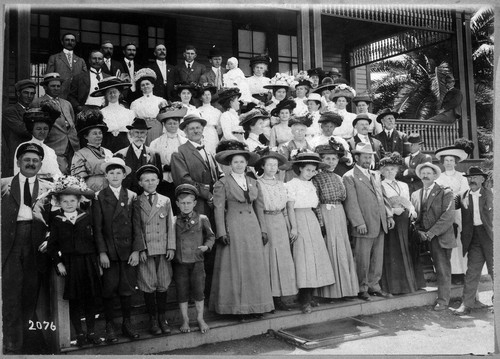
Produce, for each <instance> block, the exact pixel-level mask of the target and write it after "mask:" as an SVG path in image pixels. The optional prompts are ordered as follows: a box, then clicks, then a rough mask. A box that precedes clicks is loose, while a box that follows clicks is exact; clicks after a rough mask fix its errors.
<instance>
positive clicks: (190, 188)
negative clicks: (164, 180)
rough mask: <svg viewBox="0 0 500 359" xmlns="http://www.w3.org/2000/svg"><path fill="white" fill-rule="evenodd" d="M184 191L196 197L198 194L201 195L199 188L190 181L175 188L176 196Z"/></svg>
mask: <svg viewBox="0 0 500 359" xmlns="http://www.w3.org/2000/svg"><path fill="white" fill-rule="evenodd" d="M183 193H185V194H191V195H193V196H194V197H195V198H198V196H199V195H200V192H199V191H198V189H197V188H196V187H195V186H193V185H192V184H189V183H183V184H180V185H178V186H177V187H176V188H175V198H177V197H179V195H180V194H183Z"/></svg>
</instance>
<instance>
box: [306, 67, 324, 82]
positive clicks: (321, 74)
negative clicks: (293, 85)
mask: <svg viewBox="0 0 500 359" xmlns="http://www.w3.org/2000/svg"><path fill="white" fill-rule="evenodd" d="M307 74H308V75H309V77H310V76H315V75H316V76H318V77H319V78H320V80H321V79H322V78H323V77H324V76H325V71H324V70H323V69H322V68H321V67H315V68H314V69H309V70H307Z"/></svg>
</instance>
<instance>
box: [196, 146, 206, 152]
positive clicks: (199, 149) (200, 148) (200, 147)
mask: <svg viewBox="0 0 500 359" xmlns="http://www.w3.org/2000/svg"><path fill="white" fill-rule="evenodd" d="M196 149H197V150H198V151H201V150H204V149H205V145H201V146H198V147H196Z"/></svg>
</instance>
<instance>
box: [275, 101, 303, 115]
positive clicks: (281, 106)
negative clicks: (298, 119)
mask: <svg viewBox="0 0 500 359" xmlns="http://www.w3.org/2000/svg"><path fill="white" fill-rule="evenodd" d="M295 107H297V103H296V102H295V101H294V100H291V99H284V100H281V101H280V102H279V103H278V104H277V105H276V107H275V108H273V109H272V110H271V116H275V117H277V116H278V115H279V114H280V111H281V110H290V113H292V111H293V109H294V108H295Z"/></svg>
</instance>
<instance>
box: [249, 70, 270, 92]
mask: <svg viewBox="0 0 500 359" xmlns="http://www.w3.org/2000/svg"><path fill="white" fill-rule="evenodd" d="M270 83H271V79H270V78H269V77H265V76H255V75H253V76H250V77H247V84H248V87H249V89H250V93H251V94H257V93H266V92H268V91H269V90H268V89H265V88H264V86H266V85H269V84H270Z"/></svg>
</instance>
